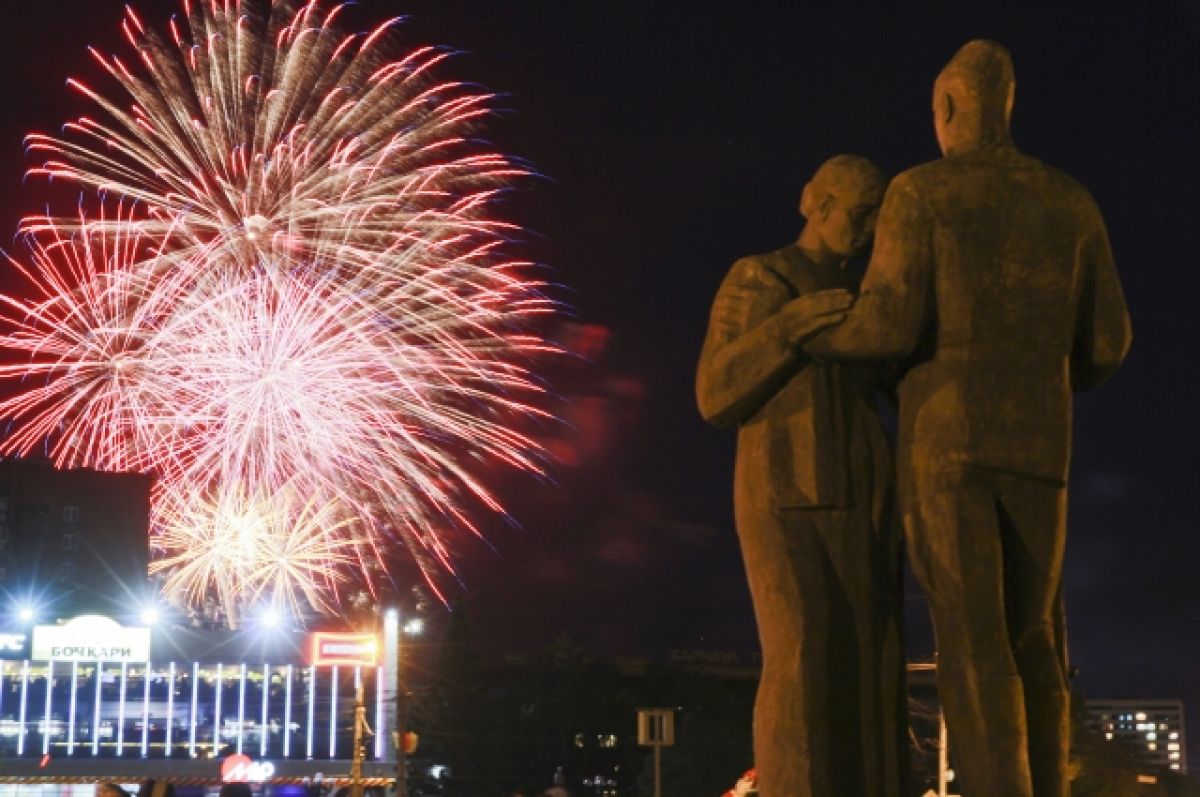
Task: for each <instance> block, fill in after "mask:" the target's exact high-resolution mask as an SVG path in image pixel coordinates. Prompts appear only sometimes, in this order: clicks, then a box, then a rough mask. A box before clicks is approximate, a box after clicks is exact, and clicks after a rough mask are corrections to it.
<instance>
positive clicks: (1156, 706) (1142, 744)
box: [1087, 700, 1188, 772]
mask: <svg viewBox="0 0 1200 797" xmlns="http://www.w3.org/2000/svg"><path fill="white" fill-rule="evenodd" d="M1087 713H1088V724H1089V726H1090V727H1091V728H1092V729H1093V730H1094V731H1096V733H1098V734H1100V735H1101V737H1102V738H1104V739H1105V740H1107V741H1110V742H1115V741H1123V742H1125V743H1127V744H1128V745H1129V746H1130V747H1131V748H1132V749H1134V750H1136V751H1137V753H1138V755H1139V757H1140V758H1141V760H1142V761H1143V762H1145V763H1146V764H1147V765H1149V766H1153V767H1160V768H1162V769H1172V770H1175V771H1176V772H1187V771H1188V766H1187V745H1186V743H1185V737H1184V727H1183V703H1182V702H1181V701H1179V700H1089V701H1087Z"/></svg>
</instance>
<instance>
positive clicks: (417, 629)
mask: <svg viewBox="0 0 1200 797" xmlns="http://www.w3.org/2000/svg"><path fill="white" fill-rule="evenodd" d="M424 630H425V621H424V620H422V619H421V618H420V617H414V618H412V619H411V620H409V621H407V622H406V623H405V624H404V633H406V634H412V635H416V634H420V633H421V632H422V631H424Z"/></svg>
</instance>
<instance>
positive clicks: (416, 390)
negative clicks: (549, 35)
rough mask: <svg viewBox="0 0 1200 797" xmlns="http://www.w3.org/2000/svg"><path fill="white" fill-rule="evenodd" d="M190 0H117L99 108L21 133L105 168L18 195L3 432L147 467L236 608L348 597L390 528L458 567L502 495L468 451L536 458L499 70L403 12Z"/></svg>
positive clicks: (425, 563)
mask: <svg viewBox="0 0 1200 797" xmlns="http://www.w3.org/2000/svg"><path fill="white" fill-rule="evenodd" d="M187 5H188V8H187V12H186V13H184V14H182V15H180V17H179V18H178V20H175V19H173V20H172V22H171V23H170V26H169V30H168V31H166V32H165V33H159V34H157V35H156V34H154V33H153V32H151V31H148V30H147V29H146V27H145V26H144V25H143V23H142V21H141V20H140V19H139V18H138V16H137V14H136V13H135V12H134V11H133V10H132V9H129V8H127V11H126V14H127V17H126V21H125V23H124V25H123V30H124V31H125V34H126V38H127V39H128V40H129V43H130V45H131V46H132V47H133V48H135V50H136V54H135V55H133V56H132V57H129V58H125V56H120V57H118V56H107V55H104V54H102V53H99V52H93V53H92V54H93V56H95V59H96V62H97V63H98V64H99V66H100V68H102V69H103V70H105V71H106V72H107V73H108V78H110V79H111V81H110V83H111V82H115V83H116V84H117V85H118V86H119V90H118V92H117V93H118V95H119V96H116V97H113V98H109V97H105V96H103V95H101V94H100V93H99V92H98V91H96V90H94V89H92V88H90V87H89V84H88V82H85V81H83V80H77V79H71V80H70V81H69V84H70V86H72V87H73V88H74V89H75V90H76V91H78V92H80V93H81V94H83V95H84V96H85V97H86V98H87V99H88V100H89V101H91V102H92V103H94V105H95V106H97V107H95V108H93V113H90V114H88V115H85V116H82V117H80V118H78V119H76V120H74V121H71V122H68V123H67V124H66V125H64V126H63V131H64V132H63V133H62V134H61V137H59V136H56V135H49V134H43V133H32V134H30V135H29V136H28V137H27V139H26V148H27V150H28V152H29V153H30V154H31V157H32V158H34V159H35V161H36V163H35V165H34V167H33V168H31V169H30V170H29V175H30V176H31V177H35V178H36V177H46V178H53V179H55V180H62V181H66V182H68V183H70V184H72V185H74V186H77V187H79V188H80V189H81V190H82V191H83V193H84V197H85V198H84V199H83V200H82V201H81V202H80V204H79V205H78V209H77V210H76V209H75V207H74V206H73V207H72V212H73V213H74V214H75V215H71V216H54V215H52V214H50V213H49V212H48V213H47V214H45V215H38V216H29V217H26V218H25V219H24V220H23V222H22V228H21V229H22V232H23V233H24V235H23V238H22V240H23V241H24V242H25V243H26V244H27V253H26V254H25V256H24V262H23V263H21V264H20V265H19V267H18V268H17V269H14V273H16V274H17V275H18V276H17V280H22V281H23V282H21V284H20V285H18V286H17V288H15V289H14V293H13V294H12V295H9V296H4V297H2V298H3V299H4V300H5V301H3V302H0V348H4V349H7V350H8V351H7V354H8V356H7V358H6V360H5V362H6V363H9V364H7V365H0V383H4V385H6V386H7V387H8V388H9V390H8V391H7V392H3V391H0V395H2V396H5V398H4V399H3V400H0V420H5V421H6V427H5V428H7V429H9V430H10V432H9V434H8V435H7V436H6V437H5V438H4V439H3V440H2V441H0V456H12V455H17V456H23V455H26V454H29V453H31V452H35V451H42V450H49V451H50V452H51V455H52V457H53V459H54V463H55V465H56V466H57V467H59V468H76V467H87V468H94V469H97V470H109V471H136V472H139V473H152V474H153V475H154V476H155V478H156V483H155V491H154V496H153V503H152V507H151V528H152V550H153V553H154V561H153V562H152V565H151V567H152V569H153V571H154V572H155V574H156V575H158V576H160V577H161V583H162V587H163V590H164V592H165V593H166V594H167V595H168V596H169V597H170V598H171V600H172V601H173V602H174V603H175V604H177V605H180V606H187V607H191V608H193V609H199V608H201V607H204V606H206V604H207V603H209V602H212V603H214V604H215V605H216V608H217V610H219V612H220V615H221V616H220V617H219V618H216V623H218V624H223V625H227V626H231V627H239V626H243V625H244V618H243V617H241V612H242V611H243V609H244V608H245V607H248V606H256V605H260V604H262V603H269V604H271V605H272V606H273V607H274V609H275V610H276V611H278V612H279V613H281V614H293V615H297V616H302V615H309V614H312V613H313V612H316V613H334V612H335V611H336V609H337V608H338V606H339V604H340V603H341V601H342V598H343V592H344V588H345V586H346V585H348V584H350V585H351V589H352V590H353V591H358V590H359V589H360V588H361V587H362V586H364V585H365V586H367V587H368V588H371V587H373V586H374V583H373V582H374V581H375V580H377V579H378V578H379V577H380V576H379V574H380V573H381V572H386V571H387V569H388V568H386V567H384V568H381V567H380V566H379V562H378V558H379V557H380V556H384V557H390V556H393V555H395V554H397V553H406V554H407V555H411V557H412V559H413V560H414V562H415V563H416V565H417V566H418V567H419V568H420V570H421V572H422V573H423V574H424V576H425V579H426V580H427V581H428V582H429V584H430V586H431V587H432V588H433V589H434V591H438V583H439V582H440V581H441V579H442V578H443V577H444V576H445V574H447V573H450V572H453V568H454V559H453V547H454V546H453V542H454V540H455V538H456V537H459V536H467V537H469V536H470V535H472V534H476V533H478V532H477V530H476V527H475V525H474V523H473V521H472V515H473V514H474V512H475V511H479V512H502V511H503V509H502V507H501V506H500V504H499V502H498V501H497V499H496V497H495V496H494V495H492V493H491V491H490V490H489V488H488V486H487V485H486V484H484V483H483V482H482V481H481V480H480V478H479V477H478V474H480V473H483V472H486V470H487V469H488V468H489V467H490V466H491V465H492V464H500V465H503V466H505V467H514V468H518V469H522V470H526V471H530V472H540V471H541V470H542V463H543V457H542V452H541V449H540V447H539V445H538V443H537V442H536V441H535V440H533V439H532V438H531V437H530V436H528V435H526V434H523V433H522V432H521V431H520V430H519V428H515V426H518V425H519V424H518V421H521V420H522V419H527V418H529V417H532V416H539V415H543V414H544V413H543V412H542V411H540V410H539V409H538V408H537V407H536V406H534V405H533V403H532V402H534V401H535V400H538V399H539V397H540V396H541V395H542V388H541V386H540V385H539V383H538V380H537V379H535V378H534V377H533V376H532V374H531V373H530V371H529V368H530V363H531V362H532V358H534V357H540V356H542V355H544V354H545V353H547V352H549V351H551V350H552V349H553V346H551V345H550V344H549V343H547V342H546V341H545V340H543V339H542V338H541V337H540V336H538V335H537V334H535V333H534V332H533V331H531V328H532V325H533V322H534V321H535V320H536V319H538V318H540V317H541V316H544V315H546V314H548V313H553V312H554V311H555V305H554V303H553V302H552V301H550V300H549V299H548V298H546V297H545V296H544V295H543V294H542V293H541V292H540V290H541V285H540V283H537V282H534V281H532V280H531V279H530V278H529V271H530V267H529V264H526V263H521V262H516V261H511V260H508V259H505V257H506V256H505V255H504V254H502V253H503V252H504V251H505V249H506V248H507V245H508V243H509V241H510V240H511V239H512V238H513V237H514V230H513V228H512V225H511V224H508V223H505V222H503V221H499V220H497V219H494V218H492V216H491V213H492V212H493V209H494V205H495V200H496V197H498V196H499V195H500V194H501V193H503V192H504V191H505V190H507V188H508V187H509V186H510V185H511V183H512V182H513V181H514V180H515V179H518V178H520V177H523V176H524V175H525V174H526V173H527V171H526V169H524V168H523V167H522V166H520V165H519V164H517V163H514V162H513V161H512V160H511V159H509V158H507V157H505V156H503V155H501V154H498V153H496V152H492V151H488V150H487V149H486V148H484V146H485V145H483V144H482V143H481V139H480V138H479V136H478V134H477V133H476V131H475V127H476V125H477V123H478V122H479V120H480V119H481V118H483V117H485V116H486V115H487V114H488V113H489V104H490V102H491V96H490V95H486V94H477V93H473V92H474V89H472V88H471V87H470V85H469V84H467V83H459V82H447V81H442V82H439V81H438V80H437V79H436V78H435V76H434V73H435V72H436V70H437V67H438V64H439V63H440V62H441V61H442V60H443V59H444V58H445V57H446V55H447V52H446V51H445V50H443V49H440V48H436V47H420V48H418V49H416V50H414V51H412V52H410V53H408V54H407V55H404V56H403V57H400V58H399V59H398V60H392V56H391V54H389V52H388V48H389V47H390V43H391V39H392V34H391V31H392V27H393V25H392V23H390V22H389V23H386V24H384V25H382V26H380V27H379V28H377V29H376V30H374V31H367V32H361V33H355V32H346V31H342V30H340V29H339V28H338V27H337V26H336V24H335V22H336V18H337V16H338V12H339V10H340V7H337V6H332V5H330V6H326V5H324V4H322V3H319V2H309V3H302V4H291V3H271V2H267V0H261V2H258V3H254V2H244V3H243V2H239V3H190V4H187ZM294 5H295V6H298V7H295V8H294V7H293V6H294ZM127 65H129V66H128V67H127ZM138 69H141V70H142V71H140V72H138V71H137V70H138ZM15 262H16V261H15V260H14V263H15ZM4 385H0V386H4Z"/></svg>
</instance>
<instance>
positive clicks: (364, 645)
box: [308, 631, 377, 667]
mask: <svg viewBox="0 0 1200 797" xmlns="http://www.w3.org/2000/svg"><path fill="white" fill-rule="evenodd" d="M376 644H377V643H376V641H375V635H374V634H346V633H337V632H333V631H316V632H314V633H313V634H311V635H310V636H309V654H308V663H309V664H314V665H316V666H317V667H329V666H334V665H337V666H348V667H374V666H375V647H376Z"/></svg>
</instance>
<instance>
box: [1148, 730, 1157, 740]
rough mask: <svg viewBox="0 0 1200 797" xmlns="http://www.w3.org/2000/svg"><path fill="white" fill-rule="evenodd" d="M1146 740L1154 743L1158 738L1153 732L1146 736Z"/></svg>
mask: <svg viewBox="0 0 1200 797" xmlns="http://www.w3.org/2000/svg"><path fill="white" fill-rule="evenodd" d="M1146 738H1147V739H1149V740H1150V741H1154V740H1155V739H1157V738H1158V734H1157V733H1155V732H1154V731H1150V733H1148V734H1146Z"/></svg>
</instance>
